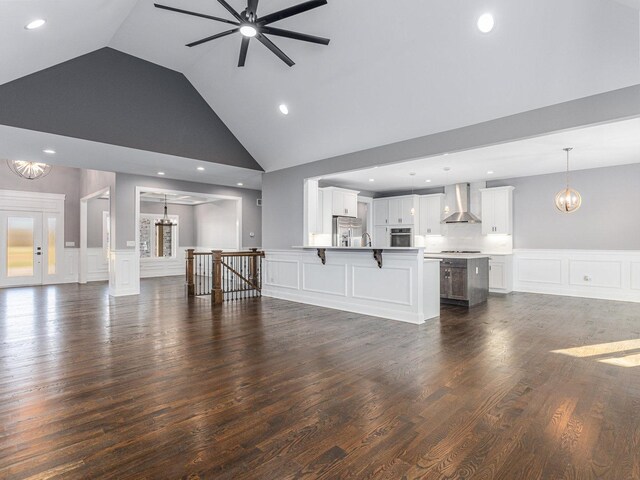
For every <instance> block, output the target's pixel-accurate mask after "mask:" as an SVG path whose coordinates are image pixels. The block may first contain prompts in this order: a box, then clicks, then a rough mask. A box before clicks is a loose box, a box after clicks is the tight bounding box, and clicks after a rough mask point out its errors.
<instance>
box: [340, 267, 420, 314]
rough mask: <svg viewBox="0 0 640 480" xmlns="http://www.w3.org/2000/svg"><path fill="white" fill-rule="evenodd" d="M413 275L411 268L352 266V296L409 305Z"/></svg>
mask: <svg viewBox="0 0 640 480" xmlns="http://www.w3.org/2000/svg"><path fill="white" fill-rule="evenodd" d="M413 277H414V273H413V269H412V268H410V267H406V268H385V269H384V271H383V270H382V269H381V268H378V266H377V265H372V266H369V267H363V266H354V267H353V268H352V284H353V287H352V288H353V298H362V299H364V300H372V301H374V302H388V303H396V304H398V305H411V303H412V300H413V299H412V298H411V297H412V293H413V285H412V278H413Z"/></svg>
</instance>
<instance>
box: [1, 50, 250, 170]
mask: <svg viewBox="0 0 640 480" xmlns="http://www.w3.org/2000/svg"><path fill="white" fill-rule="evenodd" d="M0 105H2V108H0V123H1V124H4V125H11V126H13V127H19V128H26V129H28V130H36V131H40V132H48V133H54V134H58V135H64V136H67V137H75V138H82V139H85V140H92V141H96V142H101V143H108V144H112V145H121V146H124V147H130V148H136V149H139V150H147V151H150V152H158V153H166V154H169V155H177V156H180V157H187V158H195V159H198V160H205V161H208V162H215V163H220V164H223V165H233V166H237V167H244V168H250V169H254V170H262V168H261V167H260V165H258V163H257V162H256V161H255V160H254V158H253V157H252V156H251V155H250V154H249V152H247V150H246V149H245V148H244V147H243V146H242V144H241V143H240V142H239V141H238V140H237V139H236V137H235V136H234V135H233V134H232V133H231V131H230V130H229V129H228V128H227V126H226V125H225V124H224V123H223V122H222V120H220V118H219V117H218V116H217V115H216V113H215V112H214V111H213V110H212V109H211V107H209V105H208V104H207V102H206V101H205V100H204V99H203V98H202V96H200V94H199V93H198V91H197V90H196V89H195V88H194V87H193V85H191V83H190V82H189V81H188V80H187V78H186V77H185V76H184V75H183V74H181V73H178V72H176V71H173V70H169V69H168V68H165V67H161V66H159V65H156V64H154V63H151V62H147V61H145V60H141V59H140V58H136V57H133V56H131V55H127V54H125V53H122V52H119V51H117V50H114V49H111V48H102V49H100V50H96V51H95V52H92V53H89V54H87V55H83V56H80V57H77V58H74V59H72V60H69V61H67V62H64V63H61V64H59V65H55V66H53V67H51V68H47V69H45V70H42V71H40V72H36V73H34V74H32V75H27V76H26V77H23V78H19V79H18V80H14V81H13V82H9V83H5V84H4V85H1V86H0Z"/></svg>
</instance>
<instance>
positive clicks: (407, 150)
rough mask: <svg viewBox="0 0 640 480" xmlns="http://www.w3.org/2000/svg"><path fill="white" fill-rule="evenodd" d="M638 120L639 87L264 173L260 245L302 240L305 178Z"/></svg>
mask: <svg viewBox="0 0 640 480" xmlns="http://www.w3.org/2000/svg"><path fill="white" fill-rule="evenodd" d="M637 116H640V85H635V86H633V87H629V88H624V89H621V90H616V91H613V92H607V93H603V94H600V95H595V96H592V97H587V98H583V99H579V100H574V101H571V102H566V103H562V104H559V105H553V106H550V107H545V108H541V109H537V110H532V111H530V112H526V113H521V114H518V115H512V116H509V117H504V118H501V119H497V120H492V121H489V122H484V123H480V124H477V125H472V126H469V127H464V128H460V129H456V130H450V131H447V132H442V133H437V134H434V135H428V136H425V137H420V138H416V139H412V140H407V141H405V142H398V143H394V144H391V145H386V146H382V147H377V148H373V149H369V150H363V151H360V152H355V153H351V154H347V155H341V156H338V157H333V158H329V159H326V160H320V161H318V162H312V163H309V164H305V165H300V166H297V167H292V168H287V169H283V170H278V171H275V172H269V173H265V174H264V175H263V181H262V193H263V195H262V198H263V205H264V207H263V212H262V224H263V225H264V228H263V232H262V234H263V242H262V244H263V246H264V247H265V248H290V247H291V246H292V245H300V244H301V243H302V238H303V228H302V224H303V185H304V183H303V182H304V179H305V178H309V177H320V176H323V175H328V174H332V173H337V172H343V171H347V170H356V169H360V168H369V167H373V166H375V165H383V164H390V163H396V162H401V161H405V160H412V159H418V158H425V157H429V156H435V155H441V154H443V153H447V152H455V151H463V150H469V149H473V148H478V147H481V146H487V145H495V144H499V143H505V142H510V141H514V140H520V139H524V138H530V137H534V136H538V135H544V134H548V133H551V132H555V131H559V130H564V129H570V128H578V127H581V126H586V125H591V124H595V123H601V122H607V121H613V120H619V119H622V118H630V117H637Z"/></svg>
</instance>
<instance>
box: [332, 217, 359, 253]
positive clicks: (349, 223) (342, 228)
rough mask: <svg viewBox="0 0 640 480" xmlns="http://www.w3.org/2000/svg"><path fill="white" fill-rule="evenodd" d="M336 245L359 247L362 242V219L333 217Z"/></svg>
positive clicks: (333, 239) (334, 244) (333, 241)
mask: <svg viewBox="0 0 640 480" xmlns="http://www.w3.org/2000/svg"><path fill="white" fill-rule="evenodd" d="M332 233H333V236H332V242H331V244H332V245H333V246H334V247H359V246H361V244H362V243H361V242H362V220H361V219H359V218H353V217H333V232H332Z"/></svg>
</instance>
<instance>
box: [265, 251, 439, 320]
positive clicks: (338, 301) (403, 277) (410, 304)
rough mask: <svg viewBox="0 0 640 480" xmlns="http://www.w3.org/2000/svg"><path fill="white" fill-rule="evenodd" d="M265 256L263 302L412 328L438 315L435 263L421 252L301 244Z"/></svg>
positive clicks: (437, 270)
mask: <svg viewBox="0 0 640 480" xmlns="http://www.w3.org/2000/svg"><path fill="white" fill-rule="evenodd" d="M265 257H266V258H265V262H264V265H265V274H264V286H263V291H262V294H263V296H266V297H274V298H281V299H284V300H290V301H294V302H300V303H306V304H311V305H319V306H322V307H327V308H336V309H339V310H346V311H349V312H354V313H360V314H365V315H371V316H375V317H383V318H388V319H392V320H400V321H404V322H409V323H415V324H421V323H424V322H425V321H426V320H429V319H431V318H436V317H438V316H439V315H440V261H439V260H438V259H430V258H425V257H424V249H423V248H401V247H388V248H376V247H329V246H315V245H305V246H300V247H292V248H291V249H288V250H266V251H265Z"/></svg>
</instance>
